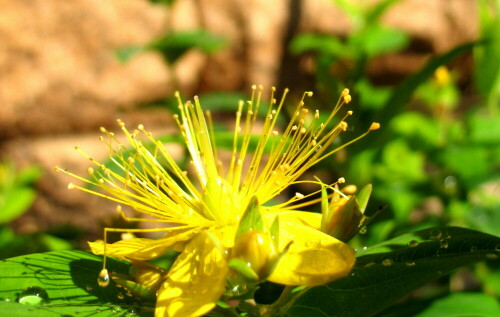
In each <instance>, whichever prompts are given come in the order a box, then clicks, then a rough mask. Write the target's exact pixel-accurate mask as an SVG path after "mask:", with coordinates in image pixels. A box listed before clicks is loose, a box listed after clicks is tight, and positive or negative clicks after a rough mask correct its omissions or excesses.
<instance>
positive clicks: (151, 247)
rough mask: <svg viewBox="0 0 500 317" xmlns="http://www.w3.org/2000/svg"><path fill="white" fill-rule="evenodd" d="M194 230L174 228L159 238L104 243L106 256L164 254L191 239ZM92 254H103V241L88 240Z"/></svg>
mask: <svg viewBox="0 0 500 317" xmlns="http://www.w3.org/2000/svg"><path fill="white" fill-rule="evenodd" d="M195 234H196V230H194V229H189V230H175V231H171V232H169V233H167V234H166V235H165V236H164V237H163V238H160V239H145V238H135V239H130V240H120V241H118V242H115V243H113V244H109V243H108V244H106V256H113V257H116V258H119V259H123V258H128V259H133V260H139V261H144V260H150V259H153V258H156V257H158V256H160V255H162V254H164V253H165V252H166V251H167V250H169V249H178V248H179V247H181V246H182V244H183V243H184V242H185V241H187V240H189V239H191V238H192V237H193V236H194V235H195ZM89 245H90V249H91V250H92V253H94V254H104V242H103V241H98V242H97V241H96V242H89Z"/></svg>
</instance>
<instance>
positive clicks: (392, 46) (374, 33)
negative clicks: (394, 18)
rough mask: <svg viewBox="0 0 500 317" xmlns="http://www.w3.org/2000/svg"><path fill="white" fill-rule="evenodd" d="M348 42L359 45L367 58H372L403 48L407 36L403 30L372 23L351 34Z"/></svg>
mask: <svg viewBox="0 0 500 317" xmlns="http://www.w3.org/2000/svg"><path fill="white" fill-rule="evenodd" d="M349 42H350V43H352V44H353V45H356V46H358V47H360V48H361V50H362V52H364V53H365V54H366V55H367V56H368V57H369V58H373V57H375V56H378V55H382V54H387V53H391V52H396V51H399V50H401V49H403V48H404V47H405V46H406V45H407V44H408V42H409V38H408V35H406V33H404V32H403V31H400V30H396V29H391V28H387V27H383V26H379V25H373V26H371V27H369V28H366V29H364V30H363V31H362V32H360V33H358V34H356V35H353V36H351V37H350V38H349Z"/></svg>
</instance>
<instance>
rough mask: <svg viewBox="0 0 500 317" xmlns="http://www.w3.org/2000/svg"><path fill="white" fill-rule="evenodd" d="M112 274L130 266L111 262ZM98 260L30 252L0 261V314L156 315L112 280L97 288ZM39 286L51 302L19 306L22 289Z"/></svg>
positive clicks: (76, 253) (73, 253)
mask: <svg viewBox="0 0 500 317" xmlns="http://www.w3.org/2000/svg"><path fill="white" fill-rule="evenodd" d="M107 268H108V270H109V271H110V272H116V273H121V274H127V273H128V269H129V264H128V263H127V262H123V261H118V260H115V259H113V258H108V259H107ZM101 269H102V261H101V257H100V256H96V255H93V254H90V253H88V252H83V251H58V252H48V253H37V254H30V255H26V256H21V257H15V258H11V259H7V260H3V261H0V298H2V299H3V301H0V316H6V315H8V314H10V315H15V316H44V317H45V316H47V317H51V316H58V317H60V316H99V317H100V316H127V314H129V315H130V314H131V313H132V312H135V315H133V316H152V311H153V309H154V307H153V306H152V305H154V304H152V305H148V303H144V302H139V301H137V300H136V299H135V298H133V297H128V296H126V295H125V294H124V293H122V292H123V291H122V290H120V289H119V288H117V287H116V285H115V284H114V282H111V283H110V285H109V286H108V287H106V288H101V287H99V286H98V285H97V276H98V274H99V272H100V271H101ZM30 287H37V288H40V289H42V290H44V291H45V292H46V294H47V299H46V300H45V301H43V302H41V303H40V304H39V305H35V306H27V305H22V304H19V303H18V301H19V300H20V299H21V298H22V297H23V291H24V290H26V289H28V288H30Z"/></svg>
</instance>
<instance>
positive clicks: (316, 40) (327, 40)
mask: <svg viewBox="0 0 500 317" xmlns="http://www.w3.org/2000/svg"><path fill="white" fill-rule="evenodd" d="M290 51H291V52H292V54H300V53H305V52H308V51H312V52H315V53H319V54H324V55H327V56H334V57H346V55H347V53H348V50H347V48H346V46H345V44H344V43H342V42H341V41H340V39H338V38H336V37H333V36H331V35H322V34H300V35H297V36H296V37H295V38H294V39H293V40H292V42H291V43H290Z"/></svg>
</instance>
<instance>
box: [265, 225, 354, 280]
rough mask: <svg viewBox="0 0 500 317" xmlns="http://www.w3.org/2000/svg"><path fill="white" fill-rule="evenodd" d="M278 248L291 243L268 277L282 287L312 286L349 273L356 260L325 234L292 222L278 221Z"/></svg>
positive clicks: (344, 246)
mask: <svg viewBox="0 0 500 317" xmlns="http://www.w3.org/2000/svg"><path fill="white" fill-rule="evenodd" d="M279 234H280V237H279V239H280V249H281V250H283V248H285V247H286V245H287V244H288V243H290V241H293V243H292V244H291V245H290V248H289V250H288V252H287V253H286V254H284V255H283V257H282V258H281V259H280V261H279V262H278V264H277V266H276V268H275V269H274V271H273V273H272V274H271V276H270V277H269V280H270V281H271V282H275V283H279V284H285V285H307V286H314V285H320V284H325V283H328V282H331V281H333V280H335V279H338V278H341V277H344V276H346V275H347V274H349V272H350V271H351V269H352V267H353V266H354V263H355V261H356V257H355V252H354V250H353V249H352V248H351V247H349V246H348V245H347V244H345V243H343V242H341V241H339V240H337V239H335V238H332V237H330V236H329V235H327V234H325V233H323V232H321V231H318V230H315V229H312V228H310V227H308V226H304V225H301V224H299V223H294V222H286V221H284V222H282V221H280V233H279Z"/></svg>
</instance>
